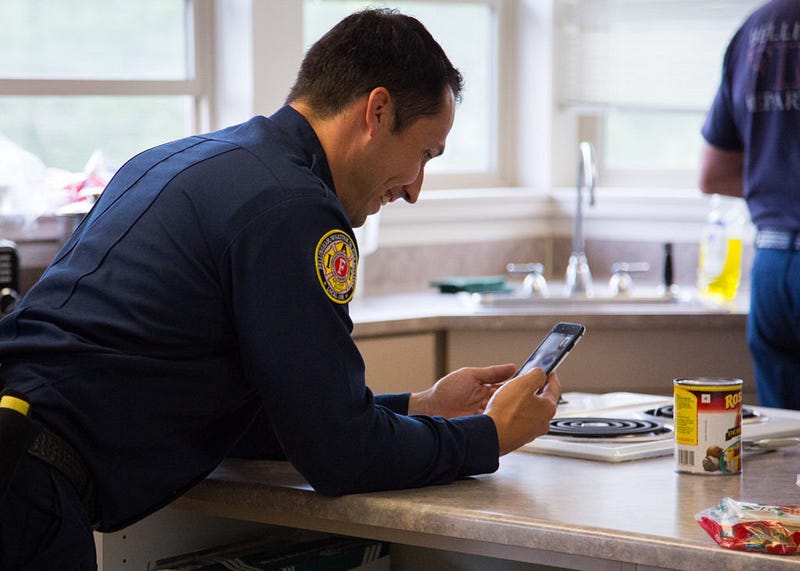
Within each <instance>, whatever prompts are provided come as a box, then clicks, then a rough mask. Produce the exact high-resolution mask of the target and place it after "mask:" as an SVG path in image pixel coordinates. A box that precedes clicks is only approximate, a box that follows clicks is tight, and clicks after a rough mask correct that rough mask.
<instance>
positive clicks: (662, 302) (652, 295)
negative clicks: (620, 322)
mask: <svg viewBox="0 0 800 571" xmlns="http://www.w3.org/2000/svg"><path fill="white" fill-rule="evenodd" d="M553 285H554V286H555V287H552V289H551V292H553V293H551V295H549V296H547V297H542V296H530V295H527V294H526V293H524V292H523V291H522V289H521V288H514V289H513V290H512V291H511V292H508V293H473V294H459V295H462V300H463V302H464V303H466V304H468V305H470V306H472V307H473V308H474V309H476V310H481V309H484V310H490V309H504V310H509V309H518V310H535V309H537V308H540V309H551V310H552V309H554V308H574V309H587V310H589V309H614V308H619V309H623V308H627V309H628V310H631V311H633V310H635V309H636V308H637V307H638V306H659V307H663V308H664V309H667V308H668V307H675V308H677V307H681V308H685V307H687V306H690V307H698V308H703V309H704V310H706V311H707V310H709V309H713V307H712V306H711V304H710V303H709V302H706V301H704V300H700V299H698V298H697V296H696V295H694V292H693V291H687V292H684V293H675V292H668V293H666V294H665V293H664V292H663V289H662V288H658V287H649V288H648V287H642V288H637V289H636V290H635V291H633V292H630V293H629V294H627V295H617V296H612V295H610V294H608V293H604V292H597V293H595V295H592V296H585V295H573V296H567V295H566V294H564V293H561V292H562V291H563V288H560V287H558V285H559V284H553ZM556 292H558V293H556Z"/></svg>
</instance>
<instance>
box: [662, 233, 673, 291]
mask: <svg viewBox="0 0 800 571" xmlns="http://www.w3.org/2000/svg"><path fill="white" fill-rule="evenodd" d="M671 287H672V244H671V243H670V242H667V243H666V244H664V290H665V291H669V290H670V288H671Z"/></svg>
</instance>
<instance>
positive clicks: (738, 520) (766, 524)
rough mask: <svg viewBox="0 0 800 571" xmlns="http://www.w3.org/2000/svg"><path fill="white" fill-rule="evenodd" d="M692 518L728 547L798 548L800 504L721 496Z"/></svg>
mask: <svg viewBox="0 0 800 571" xmlns="http://www.w3.org/2000/svg"><path fill="white" fill-rule="evenodd" d="M695 519H696V520H697V523H699V524H700V526H701V527H702V528H703V529H704V530H706V533H708V534H709V535H710V536H711V537H712V538H713V539H714V541H716V542H717V543H718V544H719V545H721V546H722V547H725V548H727V549H734V550H738V551H758V552H762V553H773V554H777V555H793V554H795V553H797V552H798V551H799V550H800V505H794V504H792V505H762V504H754V503H748V502H739V501H736V500H734V499H731V498H723V500H722V501H721V502H720V503H719V505H717V506H715V507H712V508H708V509H706V510H703V511H701V512H699V513H698V514H697V515H696V516H695Z"/></svg>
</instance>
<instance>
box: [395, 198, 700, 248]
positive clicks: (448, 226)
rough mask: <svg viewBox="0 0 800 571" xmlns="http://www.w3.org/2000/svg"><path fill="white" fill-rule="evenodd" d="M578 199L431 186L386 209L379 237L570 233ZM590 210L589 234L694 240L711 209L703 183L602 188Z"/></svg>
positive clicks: (455, 238)
mask: <svg viewBox="0 0 800 571" xmlns="http://www.w3.org/2000/svg"><path fill="white" fill-rule="evenodd" d="M584 199H585V200H586V199H587V197H584ZM575 204H576V191H575V189H574V188H554V189H551V190H549V191H545V190H533V189H525V188H486V189H471V190H437V191H428V192H427V193H426V192H423V193H422V196H421V197H420V199H419V201H418V202H417V204H415V205H409V204H406V203H394V204H392V205H391V206H389V207H385V208H384V209H383V210H382V211H381V222H380V241H379V244H380V245H383V246H404V245H419V244H425V243H457V242H462V243H463V242H482V241H493V240H509V239H516V238H526V237H543V236H570V235H571V234H572V227H573V216H574V212H575ZM583 213H584V219H585V226H584V232H585V236H586V238H587V239H592V238H596V239H614V240H626V241H637V242H664V241H673V242H693V243H694V242H697V241H698V240H699V238H700V233H701V230H702V226H703V223H704V221H705V218H706V215H707V213H708V197H706V196H704V195H703V194H702V193H701V192H700V191H699V190H696V189H667V188H665V189H646V190H634V189H626V188H603V187H601V188H597V189H596V190H595V204H594V205H593V206H590V205H588V203H587V202H585V203H584V208H583Z"/></svg>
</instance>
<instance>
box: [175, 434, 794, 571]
mask: <svg viewBox="0 0 800 571" xmlns="http://www.w3.org/2000/svg"><path fill="white" fill-rule="evenodd" d="M743 465H744V470H743V474H742V475H740V476H701V475H691V474H681V473H677V472H675V471H674V464H673V459H672V458H671V457H661V458H654V459H648V460H639V461H633V462H625V463H619V464H615V463H603V462H594V461H588V460H579V459H572V458H561V457H555V456H545V455H539V454H530V453H526V452H515V453H512V454H509V455H507V456H505V457H503V458H502V459H501V465H500V469H499V470H498V471H497V472H496V473H494V474H490V475H485V476H480V477H474V478H469V479H465V480H461V481H458V482H455V483H453V484H451V485H447V486H432V487H426V488H420V489H412V490H399V491H392V492H380V493H367V494H354V495H349V496H343V497H339V498H328V497H323V496H320V495H318V494H316V493H315V492H313V490H312V489H311V488H310V487H309V486H308V485H307V484H306V482H305V481H304V480H303V478H302V477H301V476H300V475H299V474H298V473H297V472H295V471H294V469H292V468H291V466H289V465H288V464H286V463H281V462H250V461H248V462H243V461H226V462H225V463H223V464H222V465H221V466H220V467H219V468H218V469H217V470H216V471H215V472H214V473H212V474H211V476H210V477H209V478H208V479H207V480H206V481H204V482H202V483H201V484H199V485H198V486H197V487H196V488H194V489H193V490H191V491H190V492H189V493H188V494H186V496H184V497H183V498H181V499H180V500H178V502H177V503H176V504H175V506H176V507H179V508H182V509H189V510H198V511H201V512H203V513H206V514H209V515H217V516H225V517H235V518H240V519H245V520H251V521H260V522H264V523H271V524H277V525H287V526H292V527H299V528H305V529H315V530H321V531H328V532H333V533H343V534H348V535H357V536H361V537H369V538H375V539H382V540H387V541H392V542H396V543H402V544H407V545H416V546H423V547H435V548H437V549H445V550H450V551H458V552H462V553H471V554H476V555H485V556H490V557H497V558H502V559H510V560H517V561H528V562H533V563H545V564H549V565H556V564H558V565H562V566H564V567H569V568H576V569H605V568H608V569H612V568H613V569H620V568H621V567H619V563H614V564H612V562H624V563H626V564H630V565H639V566H643V567H648V568H649V567H656V568H668V569H753V570H755V569H758V570H763V569H775V570H779V569H800V556H795V557H792V556H774V555H765V554H756V553H744V552H736V551H731V550H727V549H723V548H721V547H718V546H717V545H716V543H715V542H714V541H713V540H712V539H711V538H710V537H709V536H708V535H707V534H706V532H705V531H703V529H702V528H701V527H700V526H699V525H698V524H697V523H696V522H695V519H694V517H695V514H696V513H697V512H699V511H700V510H703V509H705V508H708V507H711V506H715V505H717V504H718V503H719V501H720V500H721V499H722V498H724V497H732V498H734V499H737V500H742V501H752V502H757V503H763V504H784V503H795V504H800V488H798V487H797V486H796V479H797V473H798V471H800V449H798V448H784V449H781V450H778V451H775V452H770V453H765V454H757V455H746V456H745V458H744V461H743ZM627 568H629V569H630V568H631V567H627Z"/></svg>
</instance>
